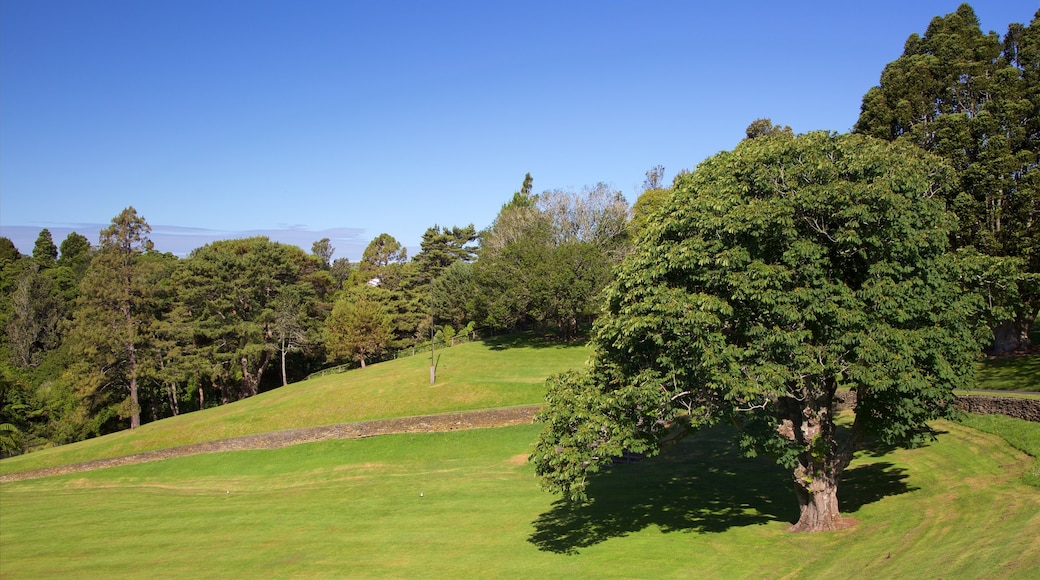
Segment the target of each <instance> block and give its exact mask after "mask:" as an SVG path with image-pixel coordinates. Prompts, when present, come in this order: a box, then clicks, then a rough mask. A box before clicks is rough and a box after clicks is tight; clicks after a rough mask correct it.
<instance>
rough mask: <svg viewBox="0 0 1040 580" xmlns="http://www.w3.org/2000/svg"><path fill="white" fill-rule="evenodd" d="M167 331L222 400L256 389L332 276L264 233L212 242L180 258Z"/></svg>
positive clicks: (314, 261) (308, 257) (301, 328)
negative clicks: (176, 335)
mask: <svg viewBox="0 0 1040 580" xmlns="http://www.w3.org/2000/svg"><path fill="white" fill-rule="evenodd" d="M172 285H173V287H174V288H176V291H177V298H178V299H177V301H176V302H177V308H178V309H177V311H175V312H174V313H173V314H172V325H171V328H172V329H173V331H175V332H176V331H179V332H181V333H183V334H182V336H180V337H179V340H180V342H182V343H183V344H185V345H186V347H187V348H186V351H185V353H184V355H185V356H191V357H193V358H194V360H196V361H197V368H198V369H199V371H200V372H201V374H202V377H203V378H204V379H205V380H208V381H211V382H212V383H213V384H214V385H215V386H216V387H217V388H218V389H219V391H220V393H221V398H222V400H224V401H225V402H227V401H232V400H236V399H239V398H243V397H249V396H253V395H255V394H257V392H258V390H259V388H260V384H261V381H262V379H263V376H264V373H265V372H266V370H267V369H268V366H269V364H270V363H272V362H273V361H274V360H275V356H276V354H279V353H282V352H283V349H286V348H288V342H289V341H295V340H296V339H295V338H291V337H293V336H298V333H302V332H304V327H305V322H304V320H302V319H301V314H302V313H303V312H309V313H311V315H312V318H313V317H314V316H313V315H315V314H318V313H319V312H320V309H319V307H318V306H317V303H316V299H318V298H320V297H321V296H323V295H324V294H325V293H327V292H328V291H329V289H330V286H331V279H330V278H329V276H328V274H327V272H325V271H324V270H323V269H322V264H321V262H320V260H319V259H318V258H316V257H314V256H311V255H308V254H305V253H304V252H303V250H301V249H300V248H298V247H296V246H291V245H287V244H281V243H278V242H272V241H271V240H269V239H267V238H265V237H254V238H245V239H238V240H225V241H219V242H214V243H212V244H208V245H206V246H203V247H202V248H199V249H197V250H195V251H193V252H192V253H191V255H190V256H188V258H186V259H185V260H183V261H182V262H181V264H180V266H179V268H178V269H177V271H176V272H175V273H174V275H173V278H172Z"/></svg>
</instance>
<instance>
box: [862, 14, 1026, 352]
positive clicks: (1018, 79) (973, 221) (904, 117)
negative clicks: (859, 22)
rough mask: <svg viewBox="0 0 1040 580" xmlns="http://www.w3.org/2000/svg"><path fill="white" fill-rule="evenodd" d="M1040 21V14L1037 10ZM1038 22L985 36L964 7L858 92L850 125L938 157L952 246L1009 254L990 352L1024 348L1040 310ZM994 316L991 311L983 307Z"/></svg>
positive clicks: (911, 43)
mask: <svg viewBox="0 0 1040 580" xmlns="http://www.w3.org/2000/svg"><path fill="white" fill-rule="evenodd" d="M1037 17H1040V11H1038V12H1037ZM1038 111H1040V20H1037V18H1034V20H1033V22H1032V23H1031V24H1030V25H1029V26H1022V25H1021V24H1012V25H1011V26H1010V27H1009V29H1008V33H1007V35H1006V36H1005V37H1004V39H1003V41H1002V40H1001V38H1000V36H999V35H998V34H996V33H994V32H990V33H989V34H983V32H982V31H981V30H980V28H979V21H978V18H977V17H976V15H975V12H974V11H973V10H972V9H971V7H970V6H969V5H967V4H962V5H961V6H960V7H959V8H958V9H957V10H956V12H954V13H952V14H948V15H946V16H944V17H936V18H934V19H933V20H932V22H931V23H930V24H929V26H928V29H927V30H926V31H925V33H924V35H923V36H918V35H917V34H913V35H911V36H910V37H909V38H908V39H907V41H906V44H905V46H904V49H903V54H902V56H900V57H899V58H898V59H897V60H895V61H893V62H891V63H889V64H888V65H887V66H886V67H885V70H884V72H883V73H882V74H881V82H880V84H879V85H878V86H876V87H874V88H872V89H870V90H869V91H868V92H867V94H866V95H865V96H864V97H863V105H862V109H861V113H860V117H859V120H858V121H857V123H856V126H855V131H856V132H859V133H863V134H865V135H871V136H874V137H879V138H882V139H888V140H899V141H905V142H909V143H912V144H914V145H916V146H918V147H920V148H922V149H924V150H926V151H929V152H932V153H935V154H937V155H940V156H942V157H943V158H945V159H946V160H947V161H948V162H949V163H950V165H951V166H952V167H953V168H954V169H955V170H956V172H957V178H958V187H957V188H955V189H953V190H952V191H951V192H950V196H949V200H948V201H949V203H950V206H951V208H952V209H953V210H954V211H955V212H956V213H957V216H958V218H959V227H958V228H957V229H955V230H954V232H953V235H952V239H953V243H954V244H955V246H956V247H970V248H975V249H976V250H977V251H978V252H979V253H980V254H982V255H985V256H992V257H998V258H1010V261H1009V264H1012V265H1016V266H1018V271H1017V273H1014V274H1012V275H1011V276H1010V277H1008V278H1005V279H1004V280H1001V281H1000V282H999V283H1000V284H1001V285H1004V286H1007V285H1015V286H1020V288H1019V291H1017V292H1015V294H1016V295H1017V296H1018V297H1019V302H1017V303H1015V304H1008V305H999V306H1000V307H1001V308H1002V309H1003V310H1002V311H1005V312H1008V313H1009V315H1010V317H1009V318H1008V319H1006V321H1004V322H1006V323H1007V324H1006V325H1000V324H998V325H997V326H996V329H995V330H997V331H998V332H997V337H996V344H995V345H994V351H995V352H1003V351H1008V350H1014V349H1016V348H1021V347H1025V346H1027V345H1028V344H1029V327H1030V325H1031V324H1032V323H1033V321H1034V320H1035V319H1036V316H1037V312H1038V311H1040V250H1038V248H1040V227H1037V223H1038V221H1040V173H1038V171H1037V163H1038V161H1040V115H1038ZM991 316H995V313H991Z"/></svg>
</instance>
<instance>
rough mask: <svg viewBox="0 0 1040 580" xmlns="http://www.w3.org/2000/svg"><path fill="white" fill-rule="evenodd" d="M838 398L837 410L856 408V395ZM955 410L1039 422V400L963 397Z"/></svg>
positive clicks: (845, 392)
mask: <svg viewBox="0 0 1040 580" xmlns="http://www.w3.org/2000/svg"><path fill="white" fill-rule="evenodd" d="M838 397H839V398H840V399H842V402H841V403H838V408H839V409H852V408H854V407H855V406H856V393H853V392H850V391H838ZM957 408H958V409H960V410H961V411H964V412H965V413H975V414H977V415H1007V416H1008V417H1014V418H1015V419H1025V420H1026V421H1035V422H1040V399H1023V398H1020V397H994V396H992V395H964V396H960V397H957Z"/></svg>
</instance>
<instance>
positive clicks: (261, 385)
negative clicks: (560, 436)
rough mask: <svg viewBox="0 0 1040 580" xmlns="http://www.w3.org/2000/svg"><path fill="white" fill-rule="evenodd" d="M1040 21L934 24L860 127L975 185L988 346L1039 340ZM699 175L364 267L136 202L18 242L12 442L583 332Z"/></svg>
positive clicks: (10, 272)
mask: <svg viewBox="0 0 1040 580" xmlns="http://www.w3.org/2000/svg"><path fill="white" fill-rule="evenodd" d="M1037 17H1040V12H1038V13H1037ZM1037 17H1034V20H1033V21H1032V23H1031V24H1030V25H1028V26H1023V25H1020V24H1012V25H1010V27H1009V29H1008V32H1007V34H1006V35H1005V36H1004V37H1003V38H1001V37H1000V36H999V35H997V34H994V33H990V34H983V33H982V31H981V30H980V28H979V22H978V19H977V18H976V16H975V14H974V12H973V11H972V9H971V8H970V7H969V6H968V5H966V4H965V5H962V6H961V7H960V8H958V10H957V11H956V12H955V13H953V14H950V15H947V16H945V17H937V18H935V19H934V20H933V21H932V22H931V24H930V26H929V27H928V29H927V31H926V32H925V34H924V35H923V36H918V35H916V34H915V35H912V36H910V38H909V39H908V40H907V42H906V45H905V47H904V53H903V55H902V56H901V57H900V58H899V59H897V60H896V61H894V62H892V63H890V64H889V65H888V66H887V67H886V68H885V70H884V72H883V74H882V75H881V79H880V83H879V86H877V87H874V88H872V89H870V90H869V91H868V92H867V93H866V95H865V96H864V98H863V103H862V109H861V114H860V117H859V120H858V122H857V123H856V126H855V128H854V133H857V134H859V135H860V136H862V137H863V138H865V139H868V140H887V141H895V142H897V145H898V146H899V147H902V148H903V149H894V151H906V150H907V148H910V147H914V148H918V149H923V150H924V151H925V152H927V153H929V154H931V155H933V156H934V157H931V158H929V159H933V160H934V162H935V163H936V164H946V165H947V166H948V168H949V169H950V171H951V175H952V176H953V178H952V179H953V182H954V183H955V187H950V188H946V189H943V190H942V191H941V192H940V191H938V190H937V191H936V192H935V194H936V195H942V196H943V197H942V201H943V204H944V208H945V210H946V211H949V212H951V214H953V215H955V216H956V218H957V219H956V223H955V225H953V226H951V228H950V232H949V236H948V237H949V247H950V251H949V254H950V258H951V259H949V260H944V261H943V262H942V263H943V264H944V267H946V268H952V269H954V270H955V272H956V279H957V282H958V284H960V286H961V287H962V288H963V289H965V290H968V291H970V292H972V293H974V294H975V295H977V296H979V297H980V298H981V299H982V300H981V301H980V303H982V304H985V306H986V307H985V308H984V309H983V310H980V311H979V312H978V316H979V317H982V318H984V320H985V322H986V323H987V324H988V326H989V327H990V328H991V329H992V330H993V332H992V334H991V335H989V337H988V338H987V339H984V340H983V341H982V342H983V343H982V344H980V345H979V347H980V348H987V349H989V350H990V351H991V352H992V353H1002V352H1008V351H1012V350H1020V349H1023V348H1029V346H1030V342H1029V333H1030V329H1031V326H1032V324H1033V323H1034V321H1035V320H1036V318H1037V312H1038V310H1040V283H1038V279H1040V251H1038V248H1040V227H1038V225H1037V223H1038V220H1040V177H1038V175H1040V174H1038V172H1037V163H1038V159H1040V145H1038V143H1040V115H1038V111H1040V24H1038V21H1037V19H1036V18H1037ZM746 136H747V139H746V140H745V143H744V147H745V149H751V147H750V146H749V145H748V144H749V143H752V142H757V141H759V140H770V139H792V138H795V135H794V134H793V131H792V130H791V128H790V127H784V126H778V125H773V123H772V122H771V121H770V120H768V119H759V120H756V121H754V122H753V123H751V125H750V126H749V127H748V128H747V133H746ZM779 142H780V141H778V143H779ZM863 147H864V148H866V147H867V145H863ZM831 161H833V160H831ZM846 177H848V176H845V177H843V178H842V179H846ZM691 179H694V178H693V177H691V174H690V172H688V171H681V172H680V174H679V176H678V177H677V178H676V181H675V183H674V184H672V186H668V185H667V184H665V183H663V168H661V167H654V168H653V169H651V170H650V171H648V172H647V179H646V182H645V183H644V185H643V193H642V195H640V197H639V199H638V200H637V201H636V202H635V204H634V205H633V207H632V208H631V209H630V208H629V206H628V204H627V202H626V200H625V199H624V197H623V196H622V195H621V194H620V192H617V191H614V190H612V189H611V188H609V187H607V186H605V185H603V184H600V185H596V186H594V187H589V188H586V189H584V190H582V191H581V192H569V191H545V192H543V193H540V194H535V193H534V191H533V183H532V179H531V176H530V175H527V176H526V178H525V180H524V181H523V184H522V186H521V188H520V190H519V191H517V192H516V193H514V194H513V196H512V198H511V199H509V200H508V201H507V203H505V204H504V205H503V206H502V209H501V211H500V212H499V214H498V216H497V217H496V219H495V220H494V222H493V223H492V224H491V225H490V226H489V227H488V228H487V229H485V230H483V231H478V230H477V229H476V228H475V227H474V226H473V225H468V226H465V227H459V226H453V227H441V226H439V225H434V226H432V227H430V228H429V229H428V230H427V231H426V232H425V233H424V234H423V236H422V242H421V246H420V250H419V252H418V253H417V254H416V255H414V256H412V257H411V258H410V259H409V256H408V253H407V251H406V249H405V248H404V247H402V246H401V244H400V243H399V242H398V241H397V240H395V239H394V238H393V237H392V236H390V235H389V234H386V233H383V234H380V235H379V236H377V237H376V238H375V239H374V240H372V242H371V243H370V244H369V246H368V247H367V248H366V249H365V251H364V253H363V255H362V257H361V259H360V261H359V262H357V263H352V262H350V261H348V260H345V259H342V258H341V259H336V260H333V259H332V256H333V254H334V251H335V249H334V248H333V247H332V246H331V243H330V241H329V240H328V239H323V240H318V241H316V242H315V243H314V245H313V246H312V248H311V252H310V253H307V252H305V251H303V250H301V249H300V248H297V247H295V246H289V245H285V244H280V243H277V242H273V241H271V240H269V239H266V238H249V239H239V240H224V241H218V242H214V243H212V244H209V245H206V246H204V247H202V248H198V249H196V250H194V251H193V252H192V253H191V254H190V255H188V256H187V257H185V258H178V257H176V256H173V255H170V254H165V253H161V252H158V251H156V250H155V249H154V247H153V245H152V243H151V242H150V241H149V239H148V234H149V231H150V228H149V226H148V224H147V221H146V220H145V219H144V217H143V216H140V215H138V214H137V213H136V211H135V210H134V209H133V208H132V207H131V208H127V209H126V210H124V211H123V212H122V213H120V214H119V215H118V216H116V217H115V218H114V219H113V220H112V224H111V225H110V226H109V227H108V228H106V229H105V230H103V231H102V232H101V235H100V236H99V239H98V241H97V244H96V245H93V244H91V242H90V241H89V240H87V239H86V238H85V237H83V236H81V235H79V234H76V233H72V234H70V235H69V236H68V237H67V238H66V239H65V240H63V241H62V242H61V244H60V246H57V245H56V244H55V241H54V240H53V239H52V237H51V234H50V232H49V231H48V230H42V231H41V232H40V234H39V237H38V239H37V241H36V244H35V246H34V248H33V250H32V254H31V255H21V254H20V253H19V251H18V250H17V248H15V246H14V245H13V244H12V243H11V241H10V240H8V239H6V238H0V329H2V331H3V332H2V334H0V450H2V451H3V452H4V453H17V452H20V451H22V450H24V449H27V448H32V447H36V446H40V445H46V444H52V443H54V444H60V443H66V442H71V441H75V440H79V439H83V438H86V437H91V436H94V435H98V434H103V433H108V432H112V431H115V430H118V429H123V428H126V427H127V426H129V427H131V428H132V427H136V426H138V425H140V424H141V423H142V422H143V421H154V420H157V419H160V418H163V417H168V416H172V415H177V414H180V413H184V412H189V411H194V410H198V409H200V408H205V407H208V406H212V405H220V404H226V403H229V402H232V401H235V400H238V399H241V398H243V397H249V396H252V395H255V394H256V393H258V392H261V391H263V390H265V389H270V388H275V387H277V386H279V385H284V384H286V383H287V382H289V381H293V380H298V379H300V378H302V377H305V376H306V375H307V374H309V373H310V372H313V371H314V370H317V369H319V368H322V367H325V366H329V365H339V364H349V365H356V366H360V367H364V366H365V365H367V364H370V363H371V362H374V361H378V360H383V359H385V358H387V357H391V356H395V354H396V353H398V352H401V351H407V352H412V351H414V350H415V349H418V348H424V347H428V346H429V341H431V340H434V341H439V342H442V343H445V344H451V342H452V339H453V338H454V337H456V335H459V334H462V335H466V334H468V333H469V332H471V331H472V330H473V329H474V328H487V329H491V330H493V331H508V330H515V329H536V330H539V331H542V332H547V333H553V334H555V335H557V336H559V337H560V338H563V339H568V338H573V337H575V336H578V335H579V334H580V333H581V331H582V329H584V328H588V325H589V324H590V323H591V322H593V320H594V318H596V316H597V315H599V313H600V312H601V304H600V300H601V298H600V297H599V295H600V293H601V290H603V288H604V287H606V286H607V285H608V283H611V282H612V275H613V273H614V272H615V271H617V270H616V267H617V265H618V264H620V263H621V262H622V260H623V259H624V258H625V257H626V256H628V255H630V254H631V253H632V252H633V248H634V247H635V246H636V245H637V243H638V241H639V240H641V239H648V238H649V236H650V234H647V233H646V232H647V231H648V230H653V231H657V234H658V235H660V234H661V232H660V228H661V222H663V221H665V220H668V219H670V218H672V217H674V216H672V215H670V214H669V213H668V212H669V211H671V212H673V213H674V212H676V211H679V210H683V208H682V207H677V206H676V205H675V196H676V195H677V193H676V191H677V190H678V189H679V188H680V187H679V186H680V185H682V184H689V183H691ZM846 180H847V179H846ZM835 183H843V181H842V180H836V181H835ZM784 185H785V186H786V184H784ZM897 189H898V188H897ZM862 219H866V217H863V218H862ZM855 223H856V224H858V223H859V222H855ZM850 256H852V254H850ZM704 259H707V258H704ZM854 263H856V258H854V257H849V258H848V264H854ZM699 266H704V264H700V265H699ZM662 267H663V266H662ZM622 270H623V269H622ZM631 274H632V275H633V276H635V275H636V274H635V273H631ZM613 283H615V284H617V283H618V281H617V280H613Z"/></svg>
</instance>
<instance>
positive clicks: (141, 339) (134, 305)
mask: <svg viewBox="0 0 1040 580" xmlns="http://www.w3.org/2000/svg"><path fill="white" fill-rule="evenodd" d="M150 231H151V227H150V226H149V225H148V223H147V222H146V221H145V219H144V218H143V217H142V216H139V215H138V214H137V211H136V210H134V208H133V207H128V208H126V209H125V210H123V211H122V212H121V213H120V214H119V215H118V216H116V217H115V218H113V219H112V224H111V225H110V226H109V227H107V228H105V229H104V230H102V231H101V235H100V244H99V248H98V251H97V253H96V254H95V255H94V257H93V259H92V260H91V262H90V266H89V267H88V268H87V271H86V274H85V275H84V278H83V281H82V283H81V284H80V294H79V298H78V299H77V301H76V305H75V311H74V315H73V319H72V323H71V324H70V332H69V341H70V343H69V344H70V348H71V353H72V356H73V357H74V358H75V360H76V362H75V363H74V364H73V365H72V366H71V367H70V368H69V369H68V370H67V371H66V373H65V374H66V380H67V381H68V382H69V383H70V384H72V385H74V389H75V391H76V393H77V398H78V400H79V402H80V404H81V410H82V412H83V413H84V416H89V417H90V419H89V420H87V419H81V420H84V421H86V424H87V425H88V426H87V431H88V432H90V433H94V434H97V433H102V432H104V431H106V430H109V429H111V428H112V427H113V425H111V424H109V421H110V420H113V421H114V420H115V419H116V418H120V417H121V418H129V419H130V427H131V428H135V427H138V426H139V425H140V424H141V407H140V398H139V386H140V385H139V382H138V379H139V378H140V372H141V368H140V360H141V355H142V351H144V350H145V349H146V348H147V342H148V340H149V333H150V330H149V328H150V326H151V322H152V320H153V319H154V317H155V301H154V300H155V292H156V289H157V287H156V286H155V285H154V284H153V283H154V281H155V276H156V275H157V268H158V266H159V264H157V263H156V262H154V261H146V260H144V259H143V257H144V256H145V254H147V253H151V252H152V251H153V249H152V247H153V246H152V242H151V240H149V239H148V233H149V232H150Z"/></svg>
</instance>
